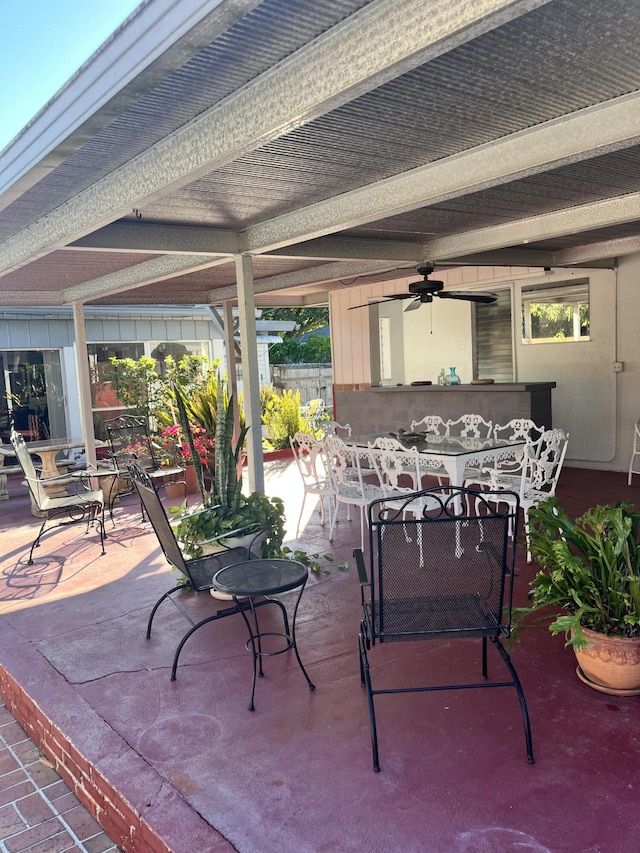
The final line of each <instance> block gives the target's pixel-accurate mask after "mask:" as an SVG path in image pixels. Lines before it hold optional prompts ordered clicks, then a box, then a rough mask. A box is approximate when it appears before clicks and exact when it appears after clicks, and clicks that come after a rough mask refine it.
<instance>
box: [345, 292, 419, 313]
mask: <svg viewBox="0 0 640 853" xmlns="http://www.w3.org/2000/svg"><path fill="white" fill-rule="evenodd" d="M415 298H416V297H415V293H393V294H392V295H391V296H385V298H384V299H376V300H375V302H365V304H364V305H352V306H351V308H349V311H353V309H354V308H368V307H369V305H386V304H387V303H388V302H389V300H391V299H415Z"/></svg>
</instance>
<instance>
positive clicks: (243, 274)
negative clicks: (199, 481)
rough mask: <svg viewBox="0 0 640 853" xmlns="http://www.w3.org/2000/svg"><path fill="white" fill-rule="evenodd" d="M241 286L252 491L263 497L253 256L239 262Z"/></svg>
mask: <svg viewBox="0 0 640 853" xmlns="http://www.w3.org/2000/svg"><path fill="white" fill-rule="evenodd" d="M236 281H237V284H238V313H239V317H240V345H241V355H242V385H243V391H244V411H245V417H246V421H247V426H248V427H250V429H249V433H248V435H247V461H248V465H249V489H250V491H251V492H252V493H253V492H260V493H261V494H264V464H263V458H262V421H261V417H260V373H259V371H258V343H257V340H256V306H255V298H254V294H253V264H252V259H251V255H239V256H238V257H237V258H236Z"/></svg>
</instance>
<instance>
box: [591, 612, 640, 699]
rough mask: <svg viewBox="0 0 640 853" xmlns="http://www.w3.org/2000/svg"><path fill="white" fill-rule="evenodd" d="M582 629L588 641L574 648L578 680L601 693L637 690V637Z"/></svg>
mask: <svg viewBox="0 0 640 853" xmlns="http://www.w3.org/2000/svg"><path fill="white" fill-rule="evenodd" d="M583 631H584V635H585V637H586V638H587V639H588V640H589V645H588V646H587V647H586V649H582V650H578V649H576V650H575V653H576V658H577V660H578V664H579V670H578V675H579V676H580V678H581V680H582V681H584V682H585V684H588V685H589V686H590V687H593V688H594V689H596V690H599V691H600V692H601V693H611V694H612V695H614V696H616V695H618V696H619V695H625V696H632V695H637V694H640V637H608V636H606V635H605V634H599V633H597V632H596V631H590V630H589V629H588V628H584V629H583ZM581 673H582V674H581ZM582 676H584V677H582Z"/></svg>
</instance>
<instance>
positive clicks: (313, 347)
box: [269, 335, 331, 364]
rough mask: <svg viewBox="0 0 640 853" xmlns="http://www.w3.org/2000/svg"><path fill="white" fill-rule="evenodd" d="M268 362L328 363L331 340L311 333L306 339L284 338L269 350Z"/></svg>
mask: <svg viewBox="0 0 640 853" xmlns="http://www.w3.org/2000/svg"><path fill="white" fill-rule="evenodd" d="M269 362H270V364H330V363H331V341H330V340H329V338H323V337H320V336H319V335H312V336H311V337H310V338H309V340H308V341H306V342H304V341H300V340H299V338H285V339H284V340H283V342H282V343H281V344H275V345H274V346H272V347H271V349H270V350H269Z"/></svg>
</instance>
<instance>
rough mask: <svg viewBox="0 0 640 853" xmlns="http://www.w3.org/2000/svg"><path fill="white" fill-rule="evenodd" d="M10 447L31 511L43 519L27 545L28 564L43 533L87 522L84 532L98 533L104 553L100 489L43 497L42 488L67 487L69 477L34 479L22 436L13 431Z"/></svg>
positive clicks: (43, 490)
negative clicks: (94, 530) (93, 528)
mask: <svg viewBox="0 0 640 853" xmlns="http://www.w3.org/2000/svg"><path fill="white" fill-rule="evenodd" d="M11 444H12V445H13V449H14V450H15V454H16V459H17V460H18V464H19V465H20V467H21V468H22V471H23V473H24V477H25V480H26V483H27V486H28V487H29V492H30V493H31V498H32V502H33V505H34V507H37V510H38V515H39V517H40V518H43V519H44V520H43V522H42V525H41V526H40V530H39V531H38V535H37V536H36V538H35V539H34V541H33V544H32V545H31V550H30V551H29V560H28V563H29V564H31V563H33V551H34V549H35V548H37V547H39V545H40V540H41V539H42V536H43V535H44V533H45V532H47V533H48V532H49V531H50V530H53V529H55V528H56V527H61V526H66V525H68V524H75V523H77V522H79V521H85V520H86V522H87V532H88V530H89V526H90V524H92V523H95V524H96V525H97V526H98V530H99V531H100V547H101V548H102V553H103V554H104V553H105V550H104V540H105V532H104V496H103V494H102V489H95V490H89V491H83V492H80V493H79V494H75V495H65V496H63V497H56V498H52V497H50V496H49V495H48V494H47V490H46V484H47V483H49V485H54V484H55V483H56V482H58V483H61V482H64V483H65V484H68V483H69V477H67V476H66V475H64V476H63V477H51V478H49V479H45V480H42V479H41V478H40V477H38V474H37V472H36V469H35V467H34V465H33V460H32V459H31V454H30V453H29V451H28V450H27V446H26V444H25V441H24V438H23V436H22V435H21V434H20V433H19V432H16V431H15V430H14V431H13V432H12V433H11ZM50 521H55V524H53V525H51V526H50V527H49V528H48V529H47V524H48V523H49V522H50Z"/></svg>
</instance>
